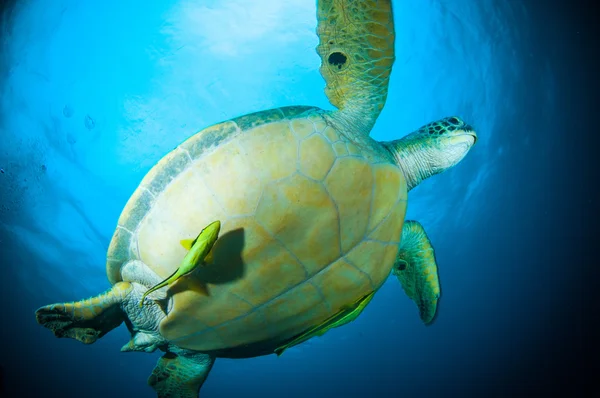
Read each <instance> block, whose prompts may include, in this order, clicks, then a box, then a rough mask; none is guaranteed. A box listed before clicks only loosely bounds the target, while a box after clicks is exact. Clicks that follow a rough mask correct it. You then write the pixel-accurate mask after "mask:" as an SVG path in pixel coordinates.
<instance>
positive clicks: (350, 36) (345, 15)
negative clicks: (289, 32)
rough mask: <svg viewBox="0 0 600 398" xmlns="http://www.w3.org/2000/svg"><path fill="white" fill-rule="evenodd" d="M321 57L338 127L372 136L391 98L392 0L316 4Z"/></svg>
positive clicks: (331, 0)
mask: <svg viewBox="0 0 600 398" xmlns="http://www.w3.org/2000/svg"><path fill="white" fill-rule="evenodd" d="M317 19H318V27H317V33H318V35H319V45H318V46H317V53H318V54H319V56H320V57H321V69H320V71H321V75H322V76H323V78H324V79H325V82H326V83H327V86H326V88H325V95H327V98H328V99H329V101H330V102H331V104H332V105H334V106H335V107H336V108H338V109H339V111H338V112H335V115H334V119H335V120H334V123H335V122H341V124H342V126H343V127H345V128H340V130H341V131H344V130H348V131H352V132H355V133H361V134H364V135H368V134H369V132H370V131H371V129H372V128H373V125H374V124H375V120H376V119H377V116H379V113H381V110H382V109H383V106H384V104H385V100H386V98H387V92H388V83H389V78H390V73H391V71H392V65H393V63H394V39H395V35H394V17H393V13H392V3H391V0H378V1H373V0H371V1H347V0H320V1H318V2H317Z"/></svg>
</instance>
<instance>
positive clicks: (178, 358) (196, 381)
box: [148, 350, 215, 398]
mask: <svg viewBox="0 0 600 398" xmlns="http://www.w3.org/2000/svg"><path fill="white" fill-rule="evenodd" d="M179 351H181V352H180V353H179V355H178V354H175V353H173V352H167V353H166V354H165V355H163V356H162V357H161V358H160V359H159V360H158V363H157V364H156V367H155V368H154V370H153V371H152V375H150V377H149V378H148V384H149V385H150V386H151V387H152V388H154V389H155V390H156V393H157V395H158V398H197V397H198V392H199V391H200V387H202V384H204V381H205V380H206V377H207V376H208V373H209V372H210V370H211V369H212V366H213V364H214V362H215V358H214V357H211V356H209V355H206V354H200V353H193V352H187V353H184V351H183V350H179Z"/></svg>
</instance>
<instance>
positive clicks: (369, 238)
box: [107, 107, 407, 351]
mask: <svg viewBox="0 0 600 398" xmlns="http://www.w3.org/2000/svg"><path fill="white" fill-rule="evenodd" d="M323 114H324V112H323V111H321V110H319V109H316V108H308V107H289V108H281V109H275V110H271V111H265V112H259V113H255V114H251V115H247V116H243V117H241V118H237V119H234V120H232V121H227V122H224V123H220V124H217V125H214V126H212V127H209V128H207V129H205V130H203V131H201V132H199V133H198V134H196V135H194V136H193V137H191V138H190V139H188V140H187V141H185V142H184V143H183V144H181V145H180V146H179V147H177V148H176V149H175V150H173V151H172V152H171V153H169V154H168V155H167V156H165V157H164V158H163V159H162V160H161V161H160V162H158V164H157V165H156V166H154V167H153V168H152V170H150V172H149V173H148V174H147V175H146V177H145V178H144V179H143V180H142V182H141V184H140V185H139V187H138V188H137V190H136V191H135V192H134V194H133V195H132V196H131V198H130V200H129V202H128V203H127V205H126V207H125V209H124V210H123V213H122V214H121V217H120V219H119V222H118V227H117V229H116V231H115V234H114V236H113V239H112V241H111V245H110V248H109V250H108V256H107V257H108V258H107V274H108V278H109V280H110V281H111V283H113V284H114V283H116V282H117V281H119V280H121V274H120V269H121V266H122V265H123V264H124V263H125V262H126V261H128V260H129V259H139V260H141V261H143V262H144V263H145V264H147V265H148V266H149V267H150V268H151V269H152V270H154V271H155V272H156V273H157V274H158V275H159V276H160V277H162V278H165V277H167V276H169V275H170V274H172V273H173V272H174V270H175V269H176V268H177V267H178V266H179V264H180V262H181V260H182V258H183V257H184V255H185V249H184V248H183V247H182V246H181V245H180V243H179V242H180V240H182V239H189V238H193V237H195V236H196V235H197V234H198V232H199V231H200V230H201V229H202V228H203V227H204V226H206V225H207V224H209V223H210V222H212V221H214V220H221V222H222V229H221V235H220V238H219V240H218V241H217V243H216V245H215V247H214V262H213V263H212V264H209V265H207V266H205V267H203V268H200V269H198V271H197V272H195V273H194V274H192V275H190V276H187V277H184V278H182V279H181V280H180V281H178V282H177V283H176V284H175V285H174V286H173V287H171V288H170V290H169V295H172V298H173V306H172V309H171V311H170V313H169V314H168V316H167V318H166V319H165V320H164V321H162V323H161V324H160V332H161V333H162V334H163V336H164V337H165V338H167V339H168V340H169V341H171V342H174V343H175V344H177V345H179V346H180V347H183V348H188V349H194V350H198V351H219V350H227V349H232V348H234V349H235V348H236V347H241V346H243V345H251V344H261V343H262V342H270V343H269V344H271V343H272V344H275V345H276V344H277V343H278V342H281V341H285V340H286V339H289V338H291V337H293V336H295V335H297V334H299V333H301V332H303V331H304V330H306V329H308V328H309V327H311V326H314V325H316V324H318V323H320V322H322V321H323V320H324V319H326V318H328V317H329V316H331V315H332V314H334V313H335V312H337V311H339V309H340V308H341V307H343V306H344V305H347V304H349V303H352V302H354V301H356V300H357V299H358V298H360V297H362V296H364V295H365V294H367V293H369V292H371V291H374V290H376V289H378V288H379V287H380V286H381V285H382V284H383V282H384V281H385V279H386V278H387V277H388V275H389V273H390V269H391V267H392V264H393V262H394V258H395V256H396V253H397V251H398V243H399V240H400V236H401V230H402V225H403V220H404V215H405V211H406V198H407V191H406V182H405V180H404V176H403V174H402V172H401V170H400V169H399V168H398V167H397V166H396V165H394V164H392V163H391V161H390V158H389V157H386V156H384V154H383V153H382V151H381V150H380V149H379V148H375V147H373V148H368V147H367V146H366V145H364V143H363V144H360V146H359V145H358V144H354V143H353V142H351V141H350V139H348V138H347V137H346V136H345V135H344V134H341V133H340V132H339V131H335V130H334V129H333V128H332V127H331V126H329V125H328V124H327V122H326V119H325V118H324V116H323Z"/></svg>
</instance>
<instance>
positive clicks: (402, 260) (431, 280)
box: [393, 220, 440, 324]
mask: <svg viewBox="0 0 600 398" xmlns="http://www.w3.org/2000/svg"><path fill="white" fill-rule="evenodd" d="M393 272H394V275H396V277H397V278H398V280H399V281H400V284H401V285H402V288H403V289H404V292H405V293H406V295H407V296H408V297H410V299H411V300H413V301H414V302H415V304H417V307H418V308H419V315H420V316H421V320H423V322H425V323H426V324H427V323H430V322H431V321H432V320H433V317H434V316H435V311H436V308H437V302H438V299H439V297H440V281H439V278H438V272H437V263H436V261H435V253H434V250H433V247H432V246H431V242H430V241H429V238H428V237H427V234H426V233H425V230H424V229H423V226H422V225H421V224H419V223H418V222H416V221H409V220H407V221H405V222H404V228H403V229H402V241H401V243H400V250H399V251H398V256H397V258H396V264H394V269H393Z"/></svg>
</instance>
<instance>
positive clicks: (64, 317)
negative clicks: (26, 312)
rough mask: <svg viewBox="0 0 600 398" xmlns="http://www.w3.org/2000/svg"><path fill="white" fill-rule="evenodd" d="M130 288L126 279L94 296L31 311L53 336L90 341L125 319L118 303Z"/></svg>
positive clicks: (93, 340)
mask: <svg viewBox="0 0 600 398" xmlns="http://www.w3.org/2000/svg"><path fill="white" fill-rule="evenodd" d="M132 288H133V287H132V285H131V284H130V283H129V282H119V283H117V284H115V285H114V286H113V287H112V289H110V290H109V291H107V292H105V293H102V294H100V295H98V296H96V297H92V298H89V299H86V300H81V301H77V302H75V303H61V304H52V305H47V306H44V307H41V308H39V309H38V310H37V311H36V312H35V318H36V320H37V322H38V323H39V324H40V325H42V326H44V327H46V328H48V329H50V330H51V331H52V333H54V335H55V336H56V337H70V338H72V339H76V340H79V341H81V342H82V343H84V344H92V343H93V342H95V341H96V340H98V339H99V338H100V337H102V336H104V335H105V334H106V333H108V332H110V331H111V330H113V329H114V328H116V327H117V326H119V325H120V324H121V323H122V322H123V321H124V320H125V313H124V312H123V310H122V308H121V303H122V302H123V301H124V300H125V297H127V295H128V294H129V293H130V292H131V289H132Z"/></svg>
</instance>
